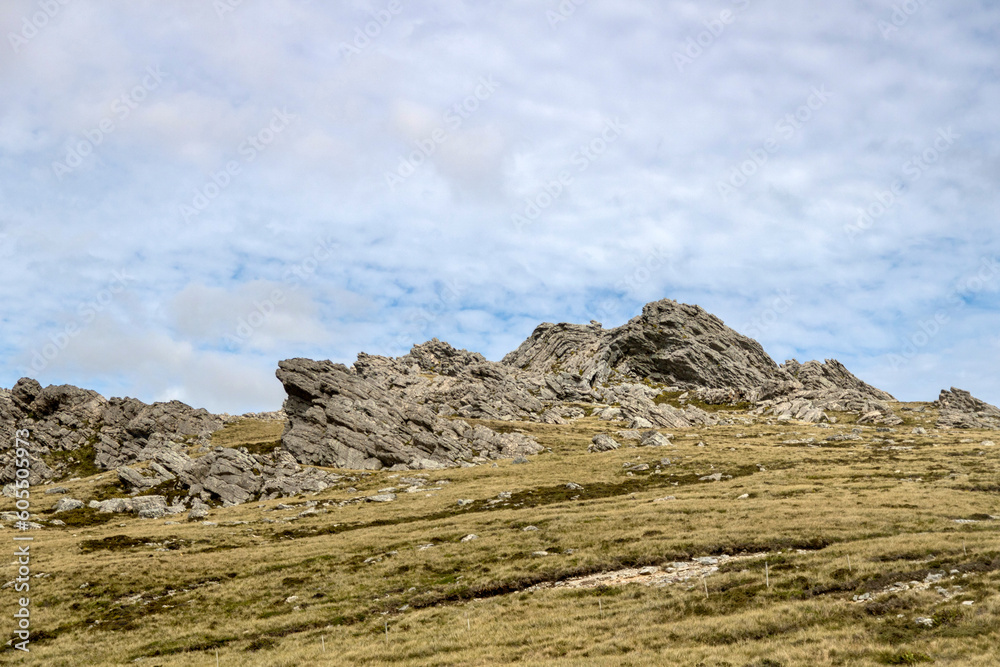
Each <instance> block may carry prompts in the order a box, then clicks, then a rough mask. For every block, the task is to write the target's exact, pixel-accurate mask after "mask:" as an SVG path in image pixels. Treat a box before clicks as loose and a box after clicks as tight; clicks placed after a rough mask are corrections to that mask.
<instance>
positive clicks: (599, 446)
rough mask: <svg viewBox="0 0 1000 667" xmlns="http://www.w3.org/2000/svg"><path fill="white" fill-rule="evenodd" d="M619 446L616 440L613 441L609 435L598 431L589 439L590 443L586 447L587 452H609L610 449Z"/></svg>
mask: <svg viewBox="0 0 1000 667" xmlns="http://www.w3.org/2000/svg"><path fill="white" fill-rule="evenodd" d="M619 447H621V445H619V444H618V443H617V442H615V441H614V440H613V439H612V438H611V436H609V435H607V434H605V433H598V434H597V435H595V436H594V437H593V439H592V440H591V444H590V446H589V447H587V451H588V452H610V451H612V450H615V449H618V448H619Z"/></svg>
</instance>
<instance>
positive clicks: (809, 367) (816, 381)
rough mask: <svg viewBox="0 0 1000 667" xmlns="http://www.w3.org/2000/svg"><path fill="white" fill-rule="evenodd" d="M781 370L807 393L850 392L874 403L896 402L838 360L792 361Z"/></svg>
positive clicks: (887, 393)
mask: <svg viewBox="0 0 1000 667" xmlns="http://www.w3.org/2000/svg"><path fill="white" fill-rule="evenodd" d="M781 369H782V370H784V371H786V372H787V373H788V374H789V375H791V376H792V378H794V379H795V380H797V381H798V382H799V383H800V384H801V385H802V389H803V390H805V391H812V392H821V393H837V392H842V391H850V392H853V393H855V394H856V395H858V396H860V397H862V398H867V399H870V400H873V401H894V400H896V399H895V398H893V397H892V394H890V393H889V392H886V391H882V390H881V389H876V388H875V387H873V386H871V385H870V384H868V383H866V382H862V381H861V380H859V379H858V378H857V377H855V375H854V374H853V373H851V372H850V371H849V370H847V368H845V367H844V365H843V364H842V363H840V362H839V361H837V360H836V359H827V360H826V361H825V362H823V363H820V362H818V361H807V362H806V363H804V364H800V363H799V362H798V361H796V360H795V359H791V360H789V361H786V362H785V363H784V364H782V365H781Z"/></svg>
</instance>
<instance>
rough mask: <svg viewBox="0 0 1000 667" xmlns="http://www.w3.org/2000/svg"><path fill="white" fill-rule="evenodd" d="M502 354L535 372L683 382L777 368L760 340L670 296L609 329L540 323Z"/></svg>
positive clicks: (747, 381)
mask: <svg viewBox="0 0 1000 667" xmlns="http://www.w3.org/2000/svg"><path fill="white" fill-rule="evenodd" d="M503 362H504V363H505V364H508V365H510V366H514V367H515V368H520V369H522V370H526V371H533V372H536V373H543V374H558V375H567V374H568V375H569V376H570V377H571V378H572V377H579V378H580V380H581V381H582V382H583V383H586V384H588V385H590V386H591V387H593V386H595V385H596V384H598V383H604V382H607V381H608V380H609V379H631V380H632V381H641V380H643V379H646V380H650V381H652V382H656V383H660V384H664V385H670V386H677V387H680V388H684V389H695V388H699V387H713V388H753V387H757V386H760V385H761V384H762V383H763V382H764V381H766V380H769V379H771V378H773V377H774V376H775V374H776V373H777V371H778V366H777V364H775V363H774V360H772V359H771V358H770V357H769V356H768V355H767V353H766V352H764V348H762V347H761V346H760V344H759V343H758V342H757V341H755V340H752V339H750V338H747V337H746V336H743V335H740V334H738V333H737V332H735V331H733V330H732V329H730V328H729V327H727V326H726V325H725V324H724V323H723V322H722V320H720V319H719V318H717V317H715V316H714V315H710V314H709V313H707V312H705V311H704V310H702V309H701V308H699V307H698V306H689V305H686V304H681V303H677V302H676V301H672V300H670V299H663V300H662V301H655V302H653V303H649V304H646V305H645V306H644V307H643V309H642V315H640V316H638V317H635V318H633V319H631V320H629V321H628V322H627V323H625V324H623V325H622V326H620V327H617V328H615V329H609V330H604V329H602V328H601V326H600V324H598V323H593V324H591V325H589V326H586V325H579V324H548V323H546V324H542V325H540V326H538V328H536V329H535V331H534V333H532V334H531V336H530V337H529V338H528V340H526V341H525V342H524V343H522V344H521V346H520V347H518V348H517V349H516V350H514V351H513V352H511V353H510V354H508V355H507V356H506V357H504V359H503Z"/></svg>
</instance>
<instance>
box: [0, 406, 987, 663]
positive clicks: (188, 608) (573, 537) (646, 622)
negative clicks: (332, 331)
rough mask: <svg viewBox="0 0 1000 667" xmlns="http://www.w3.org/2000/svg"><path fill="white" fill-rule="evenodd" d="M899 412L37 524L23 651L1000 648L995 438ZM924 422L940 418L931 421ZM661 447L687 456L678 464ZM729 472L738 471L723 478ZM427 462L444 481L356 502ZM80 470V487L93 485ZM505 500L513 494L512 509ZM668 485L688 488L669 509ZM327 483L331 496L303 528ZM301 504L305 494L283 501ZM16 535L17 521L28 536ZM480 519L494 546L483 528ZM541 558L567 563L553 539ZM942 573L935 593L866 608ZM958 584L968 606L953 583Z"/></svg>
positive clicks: (485, 656)
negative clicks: (194, 515)
mask: <svg viewBox="0 0 1000 667" xmlns="http://www.w3.org/2000/svg"><path fill="white" fill-rule="evenodd" d="M911 405H915V404H911ZM899 407H902V406H901V405H897V408H899ZM900 414H901V415H903V416H905V417H907V419H908V420H909V421H910V422H911V423H910V424H908V425H907V426H906V427H905V428H904V427H899V428H898V429H897V430H896V432H893V433H884V432H877V431H876V430H875V429H874V428H870V427H869V428H864V429H862V440H844V441H831V442H827V441H824V438H826V437H829V436H830V435H833V434H836V433H850V431H851V429H852V428H853V427H852V426H851V425H845V424H844V423H843V421H844V420H841V423H840V424H837V425H836V426H835V427H834V428H829V429H824V428H818V427H816V426H812V425H805V424H768V423H763V422H759V423H758V422H753V420H752V419H750V418H749V417H748V416H747V415H746V414H745V413H740V412H737V413H734V414H732V415H728V414H727V415H726V416H727V417H731V418H733V419H735V420H737V421H740V420H743V421H745V422H747V423H739V424H736V425H731V426H720V427H713V428H704V429H694V430H692V431H691V432H690V433H688V432H685V431H683V430H674V431H672V433H673V434H674V439H673V441H674V443H675V446H674V447H664V448H622V449H620V450H618V451H614V452H608V453H603V454H589V453H587V451H586V447H587V445H588V444H589V442H590V438H591V437H592V436H593V435H594V434H595V433H598V432H613V431H614V430H616V429H617V428H619V427H620V425H615V424H609V423H607V422H600V421H598V420H596V419H594V418H586V419H582V420H579V421H577V422H574V423H573V424H570V425H566V426H553V425H542V424H527V423H524V424H514V425H513V426H515V427H516V428H519V429H521V430H523V431H524V432H526V433H531V434H533V435H535V436H536V437H537V438H538V440H539V442H541V443H542V444H543V445H545V446H546V447H548V448H549V449H550V451H547V452H546V453H543V454H540V455H538V456H535V457H531V461H530V463H528V464H525V465H515V464H513V463H512V462H510V461H502V462H498V463H497V465H496V467H494V466H492V465H483V466H477V467H473V468H455V469H448V470H442V471H428V472H425V473H421V472H419V471H415V472H413V473H389V472H384V471H380V472H377V473H364V472H351V471H340V472H341V473H344V474H347V475H348V477H347V478H346V479H345V480H344V481H343V482H342V483H341V484H340V485H338V486H337V487H336V488H331V489H327V490H326V491H324V492H323V493H321V494H318V495H316V496H311V497H309V498H296V499H291V500H290V499H283V500H276V501H269V502H265V503H249V504H247V505H242V506H238V507H232V508H226V509H223V508H216V509H214V510H213V511H212V514H211V515H210V517H209V519H210V520H211V521H212V522H216V523H217V524H218V525H214V526H212V525H203V524H201V523H187V522H185V521H184V520H183V518H181V519H180V523H178V524H177V525H164V522H163V521H150V520H139V519H135V518H119V517H116V518H115V520H114V521H112V522H110V523H107V524H104V525H100V526H91V527H86V528H66V529H58V528H46V529H45V530H43V531H37V532H35V533H34V536H35V538H36V539H35V542H34V546H33V558H34V560H33V563H32V568H33V571H34V572H35V573H46V574H47V576H45V577H43V578H38V579H34V580H33V582H32V601H33V602H32V603H33V614H34V616H33V626H32V627H33V630H34V631H35V632H36V633H38V635H37V636H36V642H34V643H33V644H32V645H31V646H32V652H31V654H30V655H24V654H19V653H16V652H6V653H5V654H4V660H5V663H9V664H16V665H29V664H45V665H74V666H75V665H118V664H141V665H163V666H167V665H170V666H174V665H211V664H215V655H216V650H218V654H219V662H220V664H221V665H249V666H254V665H289V666H291V665H325V664H330V665H362V664H363V665H495V664H505V663H511V662H517V663H519V664H522V665H541V664H546V665H549V664H553V665H580V664H594V665H706V666H707V665H712V666H722V665H730V666H733V667H748V666H754V667H774V666H775V665H784V666H788V667H790V666H792V665H804V664H816V665H880V664H920V661H921V660H924V659H927V660H934V661H935V663H936V664H955V665H959V664H961V665H995V664H997V662H998V660H1000V659H998V658H997V650H996V649H995V647H996V646H997V645H998V639H1000V637H998V634H1000V631H998V627H1000V624H998V622H997V621H998V619H1000V614H998V611H1000V595H998V594H997V592H996V591H997V585H998V583H1000V547H998V543H997V540H996V533H997V526H998V525H1000V524H998V522H997V521H993V520H989V519H987V518H986V517H988V516H989V515H994V516H996V515H1000V500H998V498H1000V496H998V495H997V490H998V483H1000V480H998V472H1000V466H998V462H997V450H996V449H995V448H984V447H981V446H980V442H981V441H983V440H986V439H990V437H991V434H990V433H979V432H960V431H940V430H936V429H934V428H932V426H933V420H934V417H935V415H934V414H933V411H931V410H928V411H926V412H925V413H912V412H900ZM751 422H753V423H751ZM507 425H508V426H510V424H507ZM913 425H922V426H925V427H926V428H927V429H928V434H927V435H910V429H911V427H912V426H913ZM280 430H281V425H280V424H274V423H270V424H261V423H241V424H236V425H231V426H229V427H227V429H226V430H225V431H222V432H220V433H218V434H216V437H215V438H214V439H213V444H225V445H227V446H252V445H265V444H267V443H270V442H273V441H274V440H275V439H276V438H279V437H280ZM689 435H691V436H694V437H687V436H689ZM808 438H814V439H815V440H814V442H812V443H799V444H783V443H785V442H786V441H793V440H799V441H801V440H806V439H808ZM884 438H891V439H892V440H893V442H892V443H887V442H883V441H882V440H883V439H884ZM699 441H704V443H705V446H704V447H698V446H697V444H698V442H699ZM966 441H967V442H966ZM889 446H895V447H900V446H902V447H912V449H903V450H900V449H886V447H889ZM663 458H669V459H670V461H671V463H670V465H668V466H661V467H660V470H659V471H657V470H656V469H655V468H656V464H657V463H658V462H659V461H660V459H663ZM639 462H642V463H647V464H649V465H650V470H648V471H641V472H635V473H634V474H633V475H631V476H630V475H629V474H628V472H627V471H626V469H625V467H624V466H623V464H634V463H639ZM714 472H721V473H723V474H725V475H732V476H733V477H732V479H724V480H723V481H719V482H711V481H702V480H700V479H699V478H700V477H703V476H706V475H708V474H711V473H714ZM416 475H426V477H427V479H428V483H427V485H426V487H427V488H429V489H431V488H438V487H440V490H437V491H423V490H422V491H419V492H416V493H406V492H403V491H402V488H399V489H398V494H397V500H396V501H395V502H392V503H366V502H354V500H355V499H358V498H361V497H363V496H367V495H372V494H374V493H376V492H377V491H378V490H380V489H384V488H386V487H392V486H394V487H401V486H402V485H401V483H400V479H401V478H403V477H413V476H416ZM444 482H447V483H444ZM569 482H574V483H577V484H580V485H582V486H583V487H584V488H583V490H575V489H568V488H566V484H567V483H569ZM97 484H100V482H97ZM63 485H64V486H67V487H70V490H71V493H70V495H71V496H74V497H82V494H84V493H85V492H86V490H88V489H91V488H93V487H94V485H95V482H94V480H92V479H86V480H81V481H79V482H74V483H72V484H63ZM352 489H353V490H352ZM501 492H510V493H511V497H510V499H508V500H501V501H500V502H497V503H492V504H491V503H489V502H488V501H489V500H491V499H493V500H495V499H497V498H498V494H500V493H501ZM74 494H80V495H74ZM744 494H747V495H748V497H746V498H742V499H740V498H739V496H742V495H744ZM666 496H674V497H675V499H674V500H669V501H662V502H654V501H655V500H657V499H660V498H664V497H666ZM50 498H51V500H50ZM459 499H470V500H473V501H474V502H473V503H472V504H470V505H465V506H462V507H460V506H459V505H458V500H459ZM306 500H315V501H318V503H319V504H318V505H317V506H316V507H315V509H317V510H319V511H320V513H319V514H318V515H314V516H304V517H301V518H294V519H293V517H296V515H298V514H299V512H301V511H302V510H305V509H307V508H306V506H305V505H304V503H305V501H306ZM3 502H4V503H5V504H4V505H3V506H2V507H0V509H8V508H9V507H8V506H9V505H10V504H11V503H10V500H9V499H3ZM33 502H34V503H35V508H36V509H38V510H42V509H46V508H47V507H48V506H49V505H51V504H54V502H55V499H54V498H52V497H51V496H44V495H41V494H40V493H36V494H34V495H33ZM281 502H284V503H286V504H294V505H296V507H295V508H294V509H291V510H274V509H273V508H274V507H275V506H276V505H278V504H279V503H281ZM341 503H345V504H343V505H341ZM974 517H978V518H979V519H980V520H979V521H978V522H977V523H957V522H956V521H955V519H969V518H974ZM43 518H52V517H51V516H48V517H45V516H43ZM238 522H246V523H238ZM119 524H124V526H121V525H119ZM529 525H532V526H535V527H537V528H538V530H534V531H525V530H524V528H525V527H526V526H529ZM9 526H10V525H9V524H7V527H6V528H5V529H3V530H0V536H2V535H7V536H8V540H7V542H8V544H9V545H12V544H13V543H12V542H11V541H10V540H9V537H10V536H12V535H13V533H14V531H13V530H12V529H10V527H9ZM468 534H476V535H478V536H479V537H478V539H476V540H474V541H470V542H466V543H462V542H460V540H461V538H462V537H463V536H465V535H468ZM116 536H123V537H116ZM428 544H431V545H433V546H432V547H430V548H424V549H421V548H420V547H421V546H424V545H428ZM10 549H11V553H13V547H12V546H11V547H10ZM543 550H544V551H547V552H548V553H550V554H551V555H549V556H544V557H542V556H533V555H532V554H533V553H534V552H538V551H543ZM754 552H767V554H768V555H767V556H766V557H765V558H762V559H752V560H747V561H741V562H738V563H733V564H732V565H731V566H725V567H723V568H722V569H721V570H720V571H719V572H718V573H716V574H713V575H711V576H709V577H708V578H707V579H705V585H707V588H708V595H707V596H706V595H705V591H704V588H703V584H702V582H701V581H698V582H691V583H683V584H675V585H670V586H667V587H663V588H650V587H646V586H641V585H629V586H622V587H613V588H596V589H584V590H571V589H545V590H537V591H534V592H530V591H528V590H527V589H528V588H529V587H530V586H531V585H533V584H535V583H539V582H544V581H555V580H561V579H565V578H568V577H571V576H575V575H579V574H588V573H592V572H599V571H607V570H614V569H618V568H621V567H626V566H639V565H658V564H666V563H669V562H671V561H677V560H687V559H689V558H692V557H699V556H709V555H719V554H722V553H729V554H737V553H754ZM848 557H850V559H851V565H850V568H848V564H847V559H848ZM765 560H766V561H767V563H768V574H769V577H770V587H768V586H766V585H765V579H764V561H765ZM366 561H368V562H366ZM952 570H957V572H956V573H954V574H952V572H951V571H952ZM8 571H9V572H13V567H12V566H11V567H9V568H8ZM940 572H944V573H945V574H946V577H945V579H944V580H942V581H941V582H938V583H937V584H934V585H932V586H931V587H930V588H928V589H926V590H908V591H902V592H896V593H890V594H885V595H879V596H876V598H875V599H874V600H871V601H869V602H861V603H856V602H854V601H853V598H854V596H855V595H860V594H863V593H866V592H873V591H874V592H878V591H881V590H884V589H885V588H886V587H887V586H889V585H890V584H892V583H894V582H897V581H902V582H908V581H910V580H911V579H920V580H922V579H923V578H924V577H925V576H926V574H927V573H940ZM948 577H954V579H948ZM9 578H13V577H12V576H9V577H7V579H9ZM955 585H960V586H962V589H961V591H960V594H958V595H955V596H954V597H951V598H949V599H946V598H945V596H943V595H942V594H941V593H939V592H938V591H937V590H936V586H941V587H943V588H945V589H950V588H951V587H952V586H955ZM293 596H294V599H292V598H293ZM963 601H972V602H973V603H974V604H973V605H971V606H969V605H963V604H961V603H962V602H963ZM13 604H14V593H13V592H12V590H11V589H9V588H8V589H4V590H2V591H0V609H4V610H8V609H10V610H12V609H13ZM4 616H5V617H7V618H9V614H6V613H5V614H4ZM917 617H928V618H932V619H934V625H933V626H932V627H924V626H921V625H918V624H917V623H916V622H915V619H916V618H917ZM2 625H3V624H0V627H2ZM6 625H7V627H11V622H10V620H8V621H7V622H6ZM386 627H388V631H389V632H388V642H387V641H386ZM324 642H325V648H326V651H325V652H323V645H324ZM136 661H138V662H136Z"/></svg>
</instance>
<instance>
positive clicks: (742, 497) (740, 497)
mask: <svg viewBox="0 0 1000 667" xmlns="http://www.w3.org/2000/svg"><path fill="white" fill-rule="evenodd" d="M749 497H750V494H749V493H744V494H743V495H741V496H736V500H745V499H747V498H749Z"/></svg>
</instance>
